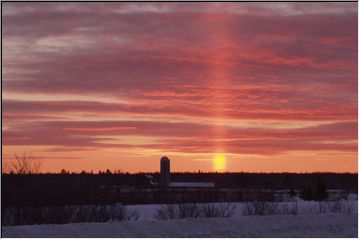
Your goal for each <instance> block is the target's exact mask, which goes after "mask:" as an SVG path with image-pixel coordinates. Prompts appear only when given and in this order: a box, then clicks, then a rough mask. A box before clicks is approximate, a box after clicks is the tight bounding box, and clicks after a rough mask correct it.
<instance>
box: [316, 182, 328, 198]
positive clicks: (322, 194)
mask: <svg viewBox="0 0 360 240" xmlns="http://www.w3.org/2000/svg"><path fill="white" fill-rule="evenodd" d="M314 192H315V194H314V198H315V200H318V201H324V200H325V199H327V198H328V192H327V190H326V186H325V184H324V183H323V181H321V180H320V179H319V180H318V182H317V183H316V186H315V191H314Z"/></svg>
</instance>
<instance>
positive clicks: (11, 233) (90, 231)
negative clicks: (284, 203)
mask: <svg viewBox="0 0 360 240" xmlns="http://www.w3.org/2000/svg"><path fill="white" fill-rule="evenodd" d="M357 228H358V223H357V214H353V213H352V214H344V213H337V214H330V213H328V214H319V215H298V216H294V215H281V216H280V215H277V216H240V217H234V218H197V219H176V220H166V221H155V220H139V221H124V222H113V223H72V224H64V225H33V226H15V227H3V233H2V234H3V237H357V232H358V231H357Z"/></svg>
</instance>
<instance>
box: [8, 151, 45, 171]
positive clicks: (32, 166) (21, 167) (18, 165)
mask: <svg viewBox="0 0 360 240" xmlns="http://www.w3.org/2000/svg"><path fill="white" fill-rule="evenodd" d="M14 158H15V159H14V161H13V162H12V168H13V171H14V172H15V173H16V174H36V173H39V172H40V168H41V165H42V159H41V158H39V157H35V156H33V155H32V154H31V153H26V152H22V153H15V154H14Z"/></svg>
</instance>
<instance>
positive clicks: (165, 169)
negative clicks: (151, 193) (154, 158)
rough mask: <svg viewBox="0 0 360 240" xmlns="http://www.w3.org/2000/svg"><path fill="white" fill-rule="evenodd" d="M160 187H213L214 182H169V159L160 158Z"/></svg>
mask: <svg viewBox="0 0 360 240" xmlns="http://www.w3.org/2000/svg"><path fill="white" fill-rule="evenodd" d="M159 186H160V187H161V188H167V187H170V188H213V187H215V183H214V182H170V159H169V158H168V157H165V156H164V157H162V158H161V159H160V184H159Z"/></svg>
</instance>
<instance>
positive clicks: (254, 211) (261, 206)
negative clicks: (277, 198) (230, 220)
mask: <svg viewBox="0 0 360 240" xmlns="http://www.w3.org/2000/svg"><path fill="white" fill-rule="evenodd" d="M277 207H278V204H277V203H276V202H259V201H254V202H246V203H244V205H243V215H245V216H250V215H274V214H276V213H278V211H277Z"/></svg>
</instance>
